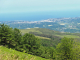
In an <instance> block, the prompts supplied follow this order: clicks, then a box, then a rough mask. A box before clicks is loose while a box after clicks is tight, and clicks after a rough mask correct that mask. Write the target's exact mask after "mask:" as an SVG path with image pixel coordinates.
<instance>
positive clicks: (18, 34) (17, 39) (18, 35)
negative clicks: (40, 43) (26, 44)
mask: <svg viewBox="0 0 80 60" xmlns="http://www.w3.org/2000/svg"><path fill="white" fill-rule="evenodd" d="M13 35H14V46H15V49H17V50H18V49H19V48H18V47H19V46H20V45H21V40H22V35H21V32H20V30H19V29H17V28H14V31H13Z"/></svg>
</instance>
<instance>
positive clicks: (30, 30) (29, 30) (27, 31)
mask: <svg viewBox="0 0 80 60" xmlns="http://www.w3.org/2000/svg"><path fill="white" fill-rule="evenodd" d="M37 29H38V28H30V29H20V31H21V32H22V33H29V32H38V33H42V32H40V31H39V30H37Z"/></svg>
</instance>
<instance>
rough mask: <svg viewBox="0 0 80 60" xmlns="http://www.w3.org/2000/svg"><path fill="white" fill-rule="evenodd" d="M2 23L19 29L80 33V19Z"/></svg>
mask: <svg viewBox="0 0 80 60" xmlns="http://www.w3.org/2000/svg"><path fill="white" fill-rule="evenodd" d="M0 23H1V24H2V23H4V24H7V25H9V26H10V27H12V28H18V29H30V28H47V29H51V30H55V31H60V32H70V33H80V17H75V18H51V19H46V20H41V21H0Z"/></svg>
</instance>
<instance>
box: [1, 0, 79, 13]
mask: <svg viewBox="0 0 80 60" xmlns="http://www.w3.org/2000/svg"><path fill="white" fill-rule="evenodd" d="M66 10H80V0H0V13H18V12H36V11H66Z"/></svg>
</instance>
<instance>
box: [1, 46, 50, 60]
mask: <svg viewBox="0 0 80 60" xmlns="http://www.w3.org/2000/svg"><path fill="white" fill-rule="evenodd" d="M0 60H49V59H44V58H41V57H38V56H34V55H30V54H27V53H24V52H19V51H16V50H13V49H8V48H6V47H3V46H0Z"/></svg>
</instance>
